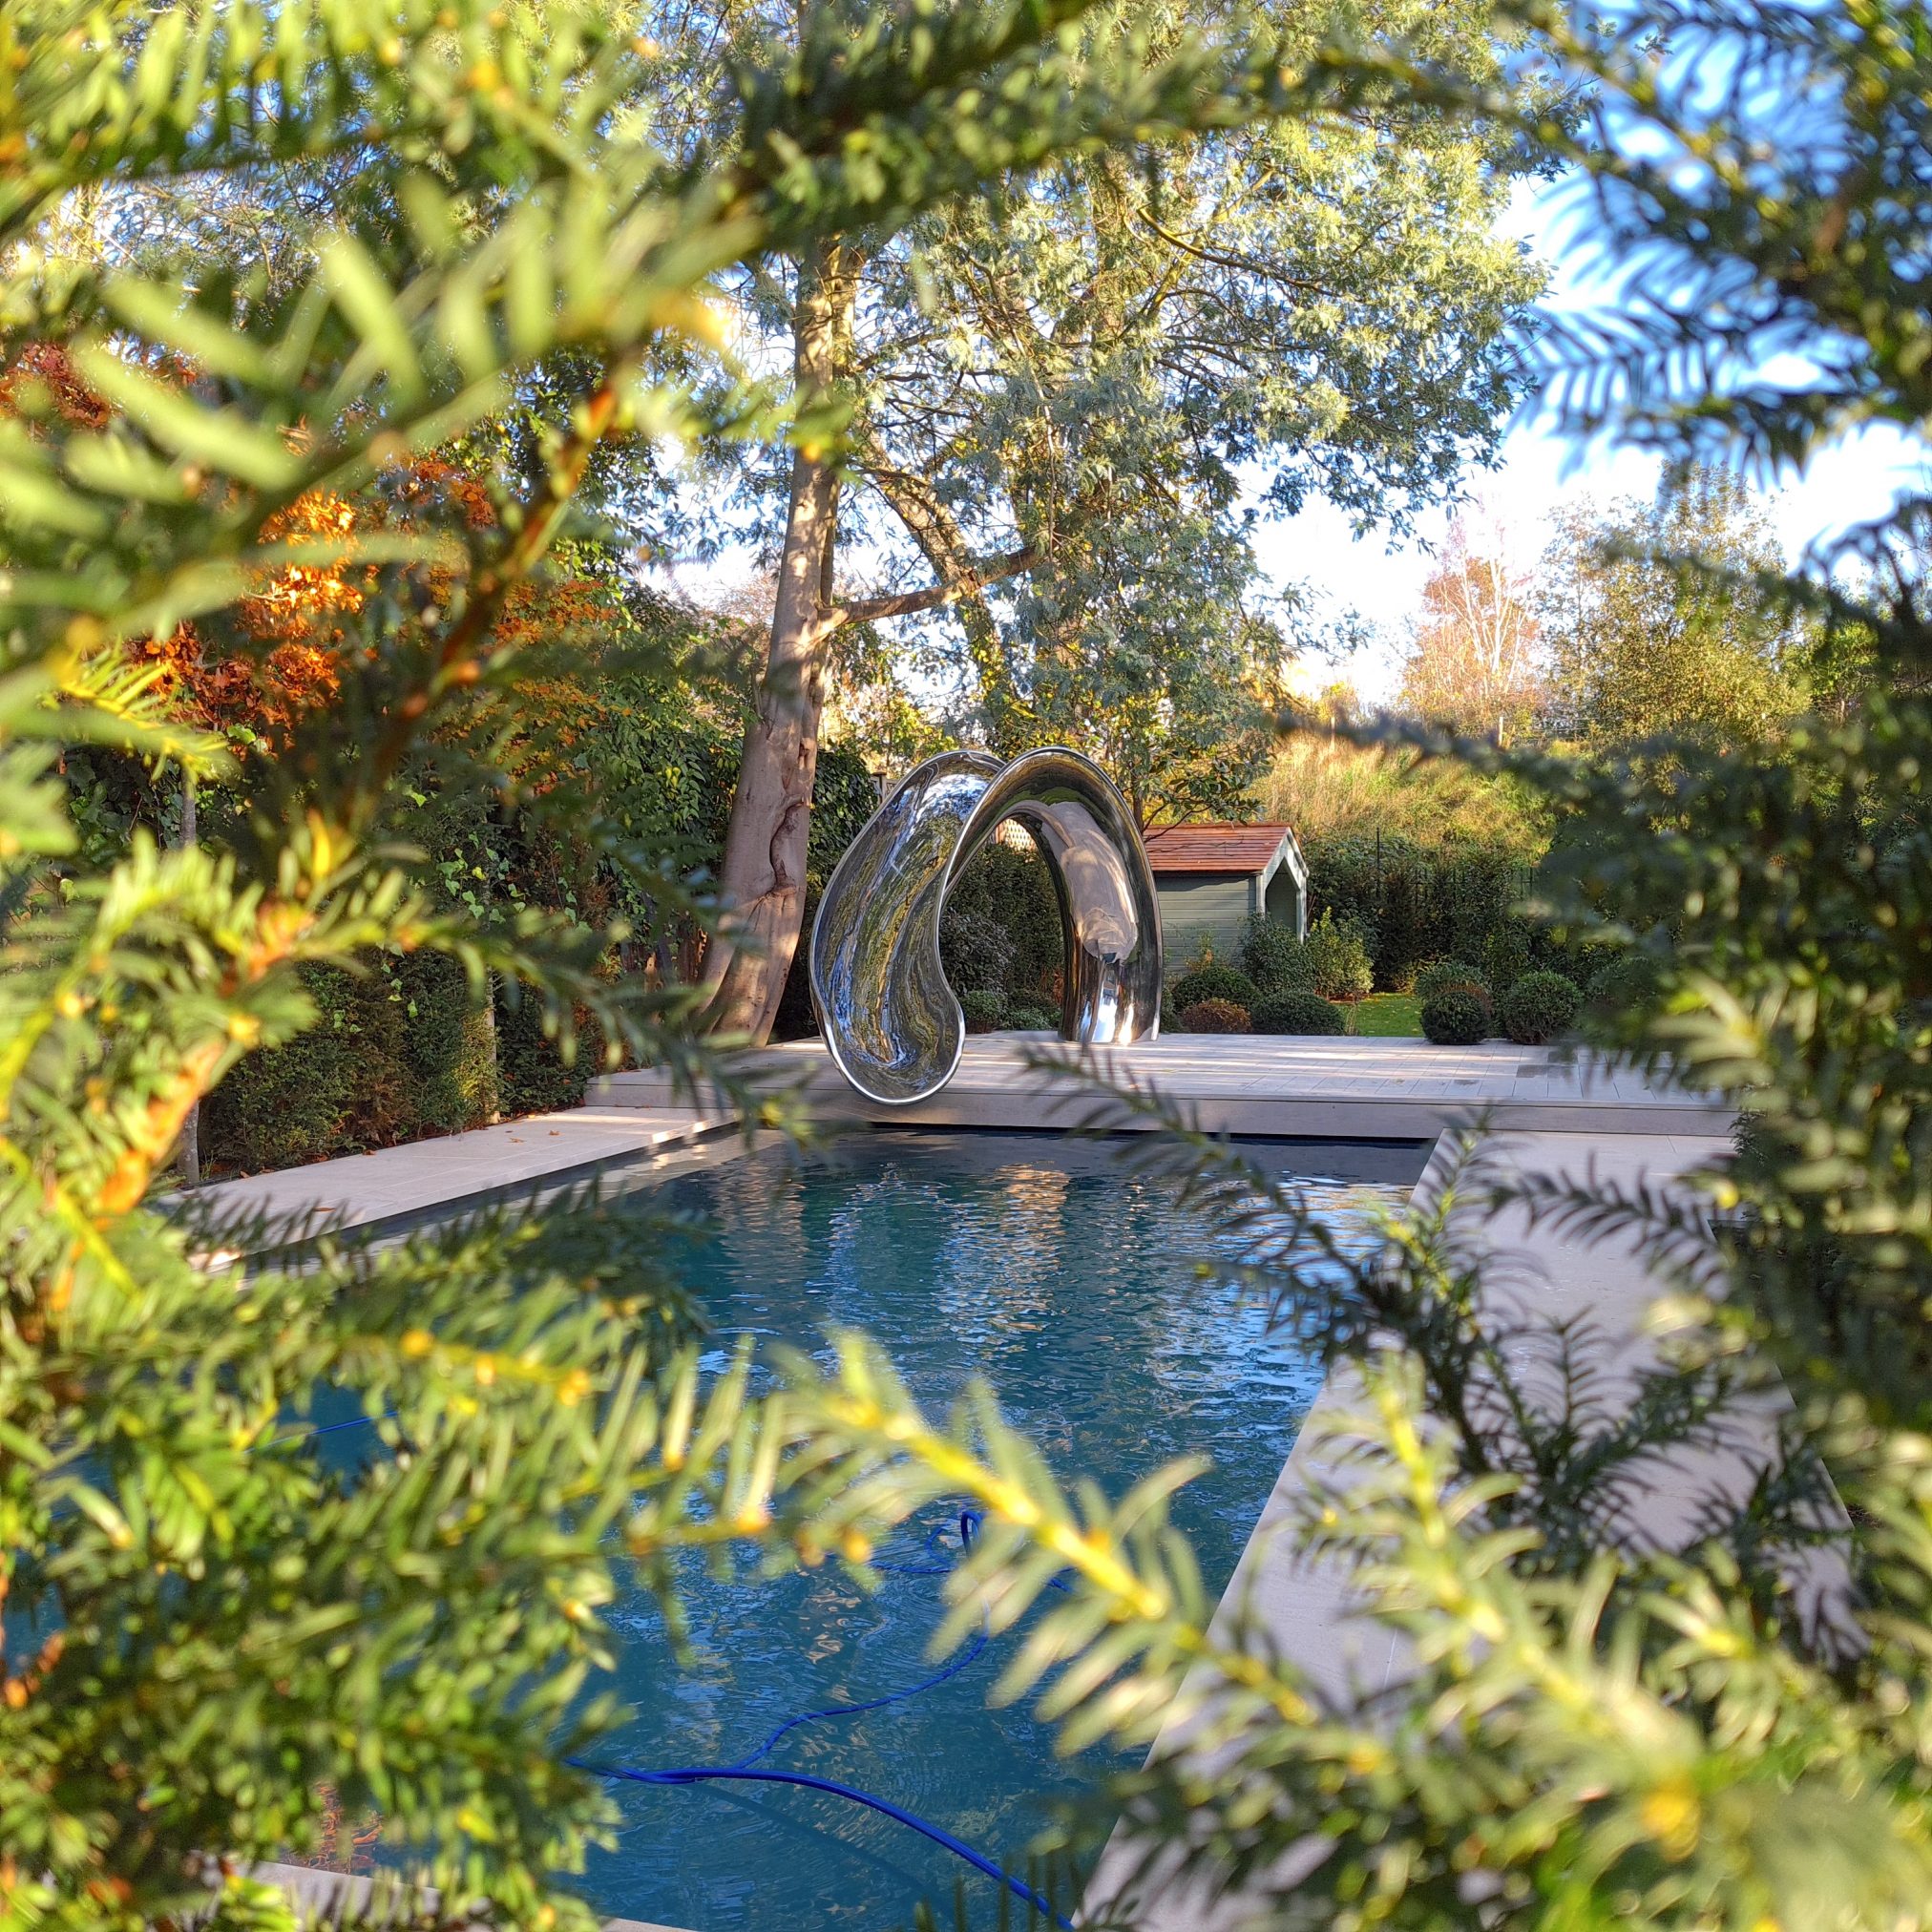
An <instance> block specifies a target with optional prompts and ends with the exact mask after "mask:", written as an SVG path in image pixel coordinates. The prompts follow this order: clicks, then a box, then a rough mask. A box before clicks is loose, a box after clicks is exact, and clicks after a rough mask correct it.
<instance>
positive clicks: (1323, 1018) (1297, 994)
mask: <svg viewBox="0 0 1932 1932" xmlns="http://www.w3.org/2000/svg"><path fill="white" fill-rule="evenodd" d="M1250 1023H1251V1024H1252V1025H1253V1028H1254V1030H1255V1032H1256V1033H1346V1032H1347V1031H1348V1030H1349V1029H1348V1020H1347V1019H1345V1018H1344V1016H1343V1014H1342V1010H1341V1008H1340V1007H1339V1006H1337V1005H1336V1004H1335V1003H1334V1001H1333V1000H1332V999H1324V998H1322V997H1321V995H1320V994H1319V993H1313V992H1311V991H1310V990H1309V989H1308V988H1306V987H1301V986H1296V987H1291V988H1290V989H1289V991H1288V992H1286V993H1270V994H1266V995H1264V996H1263V997H1262V998H1260V999H1258V1000H1257V1001H1256V1002H1255V1004H1254V1010H1253V1012H1252V1014H1251V1015H1250Z"/></svg>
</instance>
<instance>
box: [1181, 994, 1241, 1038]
mask: <svg viewBox="0 0 1932 1932" xmlns="http://www.w3.org/2000/svg"><path fill="white" fill-rule="evenodd" d="M1253 1030H1254V1029H1253V1028H1252V1027H1251V1026H1250V1024H1249V1022H1248V1009H1247V1007H1245V1006H1242V1005H1239V1004H1237V1003H1236V1002H1235V1001H1234V1000H1232V999H1197V1000H1195V1001H1194V1002H1193V1003H1192V1004H1191V1005H1187V1006H1184V1007H1182V1009H1181V1031H1182V1032H1183V1033H1251V1032H1252V1031H1253Z"/></svg>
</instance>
